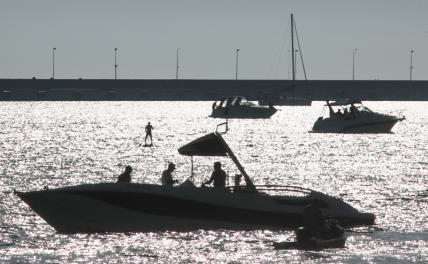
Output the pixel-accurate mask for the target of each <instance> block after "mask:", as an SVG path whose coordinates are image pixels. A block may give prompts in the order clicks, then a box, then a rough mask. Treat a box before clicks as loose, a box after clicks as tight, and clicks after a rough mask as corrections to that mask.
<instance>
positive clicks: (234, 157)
mask: <svg viewBox="0 0 428 264" xmlns="http://www.w3.org/2000/svg"><path fill="white" fill-rule="evenodd" d="M215 135H216V136H217V138H218V139H219V140H220V143H221V144H222V145H223V147H224V148H225V149H226V152H227V154H229V156H230V158H231V159H232V160H233V162H234V163H235V165H236V167H238V170H239V172H241V174H242V176H244V179H245V183H246V184H247V186H248V187H249V188H253V189H254V190H256V187H255V186H254V184H253V182H252V181H251V179H250V177H249V176H248V174H247V172H246V171H245V169H244V167H242V165H241V163H240V162H239V160H238V159H237V158H236V156H235V154H234V153H233V152H232V150H231V149H230V148H229V145H227V143H226V141H224V139H223V137H222V136H221V134H220V133H218V132H215Z"/></svg>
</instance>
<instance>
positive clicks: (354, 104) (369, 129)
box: [312, 100, 405, 133]
mask: <svg viewBox="0 0 428 264" xmlns="http://www.w3.org/2000/svg"><path fill="white" fill-rule="evenodd" d="M326 108H328V113H329V114H328V116H327V117H324V112H325V109H326ZM404 119H405V118H404V117H396V116H392V115H387V114H380V113H376V112H373V111H372V110H370V109H369V108H367V107H366V106H364V105H363V104H362V102H361V101H356V100H337V101H331V102H330V101H327V103H326V105H325V106H324V109H323V114H321V116H320V117H319V118H318V119H317V121H315V123H314V125H313V127H312V132H321V133H389V132H391V129H392V127H393V126H394V125H395V124H396V123H397V122H399V121H402V120H404Z"/></svg>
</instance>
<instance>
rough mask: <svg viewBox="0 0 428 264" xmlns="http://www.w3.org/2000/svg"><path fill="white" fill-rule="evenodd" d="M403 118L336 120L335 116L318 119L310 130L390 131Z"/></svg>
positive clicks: (341, 131)
mask: <svg viewBox="0 0 428 264" xmlns="http://www.w3.org/2000/svg"><path fill="white" fill-rule="evenodd" d="M402 120H403V118H391V119H383V120H359V119H353V120H346V119H343V120H338V119H336V118H325V119H321V118H320V119H318V120H317V121H316V122H315V124H314V126H313V128H312V132H318V133H391V130H392V128H393V127H394V126H395V124H396V123H397V122H399V121H402Z"/></svg>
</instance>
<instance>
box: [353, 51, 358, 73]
mask: <svg viewBox="0 0 428 264" xmlns="http://www.w3.org/2000/svg"><path fill="white" fill-rule="evenodd" d="M357 50H358V49H357V48H355V49H353V50H352V80H355V53H356V52H357Z"/></svg>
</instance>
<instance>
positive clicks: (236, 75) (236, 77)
mask: <svg viewBox="0 0 428 264" xmlns="http://www.w3.org/2000/svg"><path fill="white" fill-rule="evenodd" d="M238 55H239V49H236V63H235V79H236V80H238Z"/></svg>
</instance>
